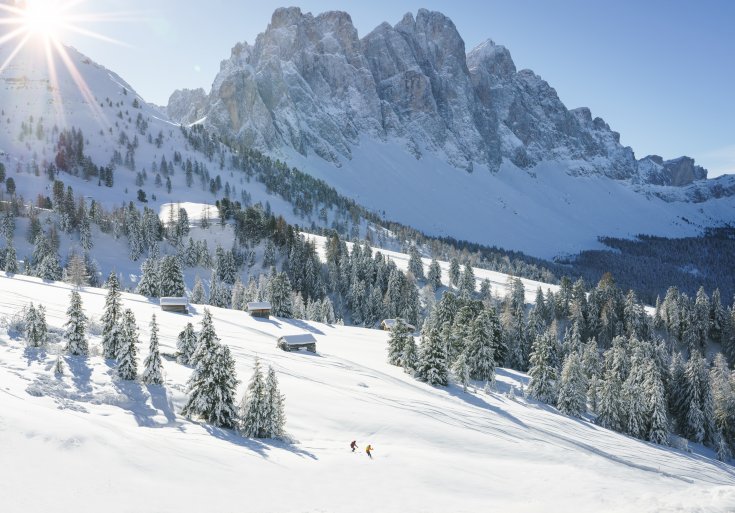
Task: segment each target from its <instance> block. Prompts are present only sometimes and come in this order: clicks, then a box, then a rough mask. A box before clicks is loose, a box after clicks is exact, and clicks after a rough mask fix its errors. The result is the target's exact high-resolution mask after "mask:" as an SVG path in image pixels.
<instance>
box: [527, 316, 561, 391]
mask: <svg viewBox="0 0 735 513" xmlns="http://www.w3.org/2000/svg"><path fill="white" fill-rule="evenodd" d="M555 345H556V333H555V331H554V330H553V329H552V328H549V329H548V330H546V331H545V332H544V333H542V334H540V335H538V336H536V338H535V339H534V341H533V345H532V347H531V355H530V358H529V360H530V364H531V367H530V369H529V370H528V375H529V376H530V377H531V381H530V382H529V384H528V392H529V394H530V395H531V397H533V398H535V399H538V400H539V401H542V402H545V403H547V404H552V405H553V404H554V402H555V400H556V380H557V372H556V366H555V365H554V363H553V360H554V354H553V353H554V346H555Z"/></svg>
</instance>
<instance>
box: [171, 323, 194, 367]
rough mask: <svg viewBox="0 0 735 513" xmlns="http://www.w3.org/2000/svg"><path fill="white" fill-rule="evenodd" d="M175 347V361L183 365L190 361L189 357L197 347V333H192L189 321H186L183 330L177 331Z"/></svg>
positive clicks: (192, 327)
mask: <svg viewBox="0 0 735 513" xmlns="http://www.w3.org/2000/svg"><path fill="white" fill-rule="evenodd" d="M176 349H177V350H178V353H177V355H176V361H178V362H179V363H181V364H183V365H189V364H190V363H192V361H191V359H192V357H193V356H194V351H196V349H197V335H196V333H194V326H193V325H192V324H191V323H190V322H187V323H186V327H185V328H184V331H182V332H181V333H179V337H178V339H177V340H176Z"/></svg>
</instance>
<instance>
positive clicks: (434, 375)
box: [416, 329, 449, 386]
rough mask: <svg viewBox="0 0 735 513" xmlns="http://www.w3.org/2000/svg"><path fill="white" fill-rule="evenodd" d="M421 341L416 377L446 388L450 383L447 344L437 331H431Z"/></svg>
mask: <svg viewBox="0 0 735 513" xmlns="http://www.w3.org/2000/svg"><path fill="white" fill-rule="evenodd" d="M421 339H422V340H421V352H420V356H419V359H418V362H417V365H416V376H417V377H418V378H419V379H420V380H422V381H425V382H427V383H428V384H430V385H442V386H446V385H447V384H448V383H449V371H448V368H447V353H446V347H445V344H444V343H443V342H442V340H441V338H440V337H439V334H438V332H437V330H435V329H429V330H428V333H426V332H425V333H424V334H423V335H422V337H421Z"/></svg>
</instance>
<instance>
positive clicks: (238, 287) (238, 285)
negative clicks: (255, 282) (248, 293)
mask: <svg viewBox="0 0 735 513" xmlns="http://www.w3.org/2000/svg"><path fill="white" fill-rule="evenodd" d="M244 298H245V287H244V286H243V284H242V281H240V277H239V276H238V277H237V279H236V281H235V285H234V286H233V287H232V300H231V302H230V304H231V306H232V309H233V310H242V309H243V308H244V307H245V304H244V302H243V299H244Z"/></svg>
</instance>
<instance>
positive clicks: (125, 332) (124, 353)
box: [117, 308, 138, 380]
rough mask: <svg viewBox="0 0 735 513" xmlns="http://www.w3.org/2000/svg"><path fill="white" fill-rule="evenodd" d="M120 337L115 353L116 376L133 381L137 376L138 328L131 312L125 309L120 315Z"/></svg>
mask: <svg viewBox="0 0 735 513" xmlns="http://www.w3.org/2000/svg"><path fill="white" fill-rule="evenodd" d="M121 324H122V325H121V332H122V337H121V341H120V347H119V348H118V353H117V360H118V364H117V375H118V377H119V378H120V379H124V380H134V379H135V378H136V377H137V376H138V360H137V354H138V349H137V347H136V344H137V343H138V326H137V325H136V324H135V315H133V311H132V310H130V309H129V308H126V309H125V311H124V312H123V314H122V322H121Z"/></svg>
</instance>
